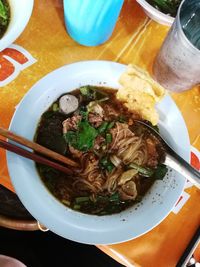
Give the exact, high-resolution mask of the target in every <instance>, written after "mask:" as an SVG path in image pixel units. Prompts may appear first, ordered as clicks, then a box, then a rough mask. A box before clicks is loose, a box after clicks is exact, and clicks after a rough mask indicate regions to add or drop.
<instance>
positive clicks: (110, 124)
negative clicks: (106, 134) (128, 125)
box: [106, 121, 115, 131]
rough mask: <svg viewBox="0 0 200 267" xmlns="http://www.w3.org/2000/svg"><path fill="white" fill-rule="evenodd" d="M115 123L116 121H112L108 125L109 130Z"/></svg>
mask: <svg viewBox="0 0 200 267" xmlns="http://www.w3.org/2000/svg"><path fill="white" fill-rule="evenodd" d="M114 125H115V122H114V121H111V122H110V123H109V124H108V126H107V129H106V130H107V131H108V130H110V129H111V128H112V127H113V126H114Z"/></svg>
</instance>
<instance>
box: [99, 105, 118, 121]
mask: <svg viewBox="0 0 200 267" xmlns="http://www.w3.org/2000/svg"><path fill="white" fill-rule="evenodd" d="M103 109H104V113H105V119H108V120H110V119H115V118H117V117H119V115H120V113H119V112H118V111H117V110H115V109H114V108H113V107H111V106H110V105H108V104H103Z"/></svg>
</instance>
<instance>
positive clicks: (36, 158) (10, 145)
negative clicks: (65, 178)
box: [0, 127, 79, 174]
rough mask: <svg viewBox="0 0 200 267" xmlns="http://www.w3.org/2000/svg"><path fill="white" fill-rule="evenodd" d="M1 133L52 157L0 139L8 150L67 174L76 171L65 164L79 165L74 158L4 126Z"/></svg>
mask: <svg viewBox="0 0 200 267" xmlns="http://www.w3.org/2000/svg"><path fill="white" fill-rule="evenodd" d="M0 135H1V136H3V137H6V138H7V139H10V140H12V141H14V142H15V143H18V144H20V145H23V146H25V147H28V148H31V149H33V150H34V151H35V152H37V153H39V154H42V155H44V156H47V157H48V158H50V159H47V158H45V157H44V156H42V155H37V154H35V153H32V152H30V151H28V150H26V149H23V148H21V147H19V146H17V145H15V144H13V143H9V142H8V141H4V140H2V139H0V147H2V148H4V149H6V150H8V151H11V152H14V153H15V154H18V155H20V156H22V157H25V158H28V159H31V160H33V161H35V162H37V163H41V164H44V165H47V166H50V167H52V168H55V169H57V170H59V171H61V172H64V173H66V174H73V173H74V172H73V170H72V168H71V169H69V168H68V167H66V166H64V165H67V166H70V167H78V166H79V165H78V164H77V163H76V162H75V161H73V160H71V159H69V158H67V157H65V156H62V155H60V154H58V153H56V152H54V151H52V150H50V149H48V148H46V147H43V146H41V145H39V144H37V143H34V142H32V141H30V140H28V139H26V138H24V137H22V136H19V135H17V134H14V133H12V132H11V131H9V130H7V129H4V128H2V127H0ZM56 161H59V162H60V163H63V164H64V165H62V164H60V163H58V162H56Z"/></svg>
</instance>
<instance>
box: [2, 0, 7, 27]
mask: <svg viewBox="0 0 200 267" xmlns="http://www.w3.org/2000/svg"><path fill="white" fill-rule="evenodd" d="M0 18H1V19H2V23H3V22H4V23H6V21H7V20H8V7H7V5H6V4H4V2H3V1H2V0H0Z"/></svg>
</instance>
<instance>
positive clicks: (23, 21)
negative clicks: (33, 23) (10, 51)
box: [0, 0, 34, 51]
mask: <svg viewBox="0 0 200 267" xmlns="http://www.w3.org/2000/svg"><path fill="white" fill-rule="evenodd" d="M8 2H9V4H10V9H11V17H10V23H9V25H8V28H7V30H6V32H5V33H4V35H3V37H2V38H1V39H0V51H2V50H3V49H5V48H6V47H8V46H9V45H10V44H12V43H13V42H14V41H15V40H16V39H17V38H18V37H19V35H20V34H21V33H22V31H23V30H24V28H25V27H26V25H27V23H28V21H29V19H30V16H31V13H32V9H33V3H34V0H20V1H19V0H8Z"/></svg>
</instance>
